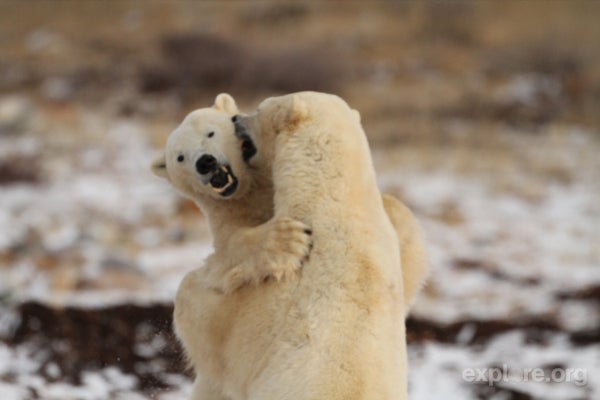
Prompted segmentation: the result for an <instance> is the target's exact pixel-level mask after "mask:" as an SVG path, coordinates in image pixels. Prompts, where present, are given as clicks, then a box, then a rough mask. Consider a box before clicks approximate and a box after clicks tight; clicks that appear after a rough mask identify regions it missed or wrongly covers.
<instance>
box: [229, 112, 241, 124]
mask: <svg viewBox="0 0 600 400" xmlns="http://www.w3.org/2000/svg"><path fill="white" fill-rule="evenodd" d="M239 119H240V115H239V114H236V115H234V116H233V117H231V122H233V123H234V124H235V123H236V122H238V120H239Z"/></svg>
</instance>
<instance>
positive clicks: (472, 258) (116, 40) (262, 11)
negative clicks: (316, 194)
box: [0, 0, 600, 400]
mask: <svg viewBox="0 0 600 400" xmlns="http://www.w3.org/2000/svg"><path fill="white" fill-rule="evenodd" d="M599 20H600V3H599V2H595V1H578V2H568V1H502V2H486V1H479V2H462V1H453V2H430V1H423V2H370V3H368V6H367V5H366V3H363V2H331V1H326V2H308V1H306V2H301V1H297V2H275V1H261V2H241V1H240V2H237V1H230V2H216V1H215V2H200V1H151V0H148V1H104V2H97V1H79V2H74V1H27V2H22V1H10V0H5V1H2V2H0V398H1V399H8V400H10V399H15V400H21V399H23V400H24V399H60V400H64V399H99V400H100V399H146V398H153V399H175V398H177V399H180V398H185V397H184V396H185V395H186V394H187V393H188V392H189V389H190V382H191V375H190V372H189V371H186V370H185V368H184V362H183V359H182V356H181V352H180V350H179V347H178V346H177V344H176V342H175V341H174V338H173V335H172V333H171V312H172V305H171V304H172V303H171V302H172V299H173V296H174V293H175V290H176V288H177V285H178V283H179V281H180V280H181V278H182V276H183V275H184V274H185V273H186V272H187V271H189V270H191V269H193V268H196V267H198V266H200V265H201V263H202V259H203V258H204V257H205V256H206V255H207V254H209V253H210V251H211V247H210V237H209V234H208V231H207V226H206V221H205V220H204V218H203V216H202V215H201V213H200V211H199V210H198V209H197V208H196V206H195V205H194V204H192V203H190V202H189V201H187V200H184V199H182V198H181V197H180V196H178V195H177V194H176V193H175V192H174V190H173V189H171V188H170V187H169V186H168V185H167V184H166V183H164V182H162V181H160V180H158V179H156V178H154V177H153V176H152V175H151V173H150V171H149V164H150V162H151V160H152V159H153V158H154V157H156V156H157V155H158V154H160V151H161V149H162V147H163V146H164V144H165V141H166V137H167V135H168V134H169V132H170V131H171V130H172V129H173V128H174V127H175V126H177V124H178V123H179V122H180V121H181V120H182V118H183V117H184V116H185V115H186V114H187V113H188V112H189V111H191V110H193V109H195V108H199V107H205V106H208V105H211V104H212V102H213V99H214V97H215V96H216V94H218V93H219V92H222V91H226V92H229V93H230V94H232V95H233V96H234V97H235V98H236V100H237V101H238V104H239V105H240V106H241V108H242V110H245V111H250V110H252V109H253V108H254V107H255V106H256V105H257V104H258V103H259V102H260V100H262V99H263V98H265V97H267V96H270V95H274V94H283V93H288V92H293V91H299V90H307V89H310V90H320V91H327V92H333V93H336V94H339V95H340V96H342V97H344V98H345V99H346V100H347V101H348V103H349V104H350V105H351V106H352V107H353V108H356V109H357V110H359V111H360V112H361V114H362V121H363V124H364V126H365V129H366V131H367V134H368V137H369V141H370V144H371V146H372V152H373V155H374V159H375V164H376V169H377V173H378V179H379V183H380V187H381V189H382V190H383V191H386V192H389V193H392V194H394V195H396V196H398V197H399V198H401V199H402V200H403V201H405V202H406V203H407V204H408V205H409V206H410V207H411V209H412V210H413V211H414V212H415V214H416V215H417V217H418V219H419V220H420V222H421V224H422V226H423V230H424V232H425V234H426V236H427V242H428V250H429V253H430V258H431V265H432V276H431V279H430V281H429V283H428V285H427V286H426V288H425V290H424V291H423V293H422V294H421V295H420V297H419V298H418V300H417V302H416V304H415V307H414V309H413V311H412V313H411V316H410V318H409V319H408V321H407V326H408V341H409V364H410V368H409V381H410V396H411V399H413V400H425V399H441V398H443V399H457V400H469V399H502V400H506V399H514V400H516V399H519V400H522V399H544V400H545V399H590V400H591V399H598V398H600V381H599V378H600V24H599V23H598V21H599ZM503 366H506V368H507V369H508V376H507V379H504V380H502V381H499V382H490V376H489V374H486V375H485V377H486V379H483V380H482V379H479V380H478V382H470V381H468V379H466V378H465V377H464V371H465V370H467V369H478V370H482V369H485V368H488V369H489V368H501V367H503ZM527 368H529V369H533V368H540V369H541V370H543V371H544V374H545V376H546V377H548V376H550V375H551V374H552V373H553V371H557V370H558V371H563V372H564V375H563V378H562V379H560V376H559V375H558V373H557V375H556V376H554V378H556V379H554V378H553V379H550V380H543V381H542V382H534V381H531V379H530V380H529V381H527V382H524V381H523V379H522V378H523V377H522V376H521V375H522V373H523V371H524V370H525V369H527ZM569 370H580V371H583V375H581V374H580V375H579V377H580V379H579V380H573V379H568V378H567V375H566V372H568V371H569ZM476 376H477V375H476ZM581 378H585V379H581Z"/></svg>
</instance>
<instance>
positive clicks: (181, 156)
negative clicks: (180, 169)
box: [177, 154, 185, 162]
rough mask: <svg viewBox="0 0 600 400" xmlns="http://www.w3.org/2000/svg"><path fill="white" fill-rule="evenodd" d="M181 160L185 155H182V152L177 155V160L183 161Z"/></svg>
mask: <svg viewBox="0 0 600 400" xmlns="http://www.w3.org/2000/svg"><path fill="white" fill-rule="evenodd" d="M183 160H185V157H184V156H183V154H180V155H179V156H177V161H179V162H183Z"/></svg>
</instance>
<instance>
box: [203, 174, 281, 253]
mask: <svg viewBox="0 0 600 400" xmlns="http://www.w3.org/2000/svg"><path fill="white" fill-rule="evenodd" d="M267 187H268V189H266V188H267ZM198 205H199V206H200V208H201V209H202V212H203V213H204V215H205V216H206V218H207V220H208V224H209V227H210V231H211V234H212V237H213V246H214V248H215V250H216V251H218V250H219V249H223V248H225V247H226V246H227V242H228V240H229V238H230V237H231V236H232V235H233V234H234V233H235V232H236V231H237V230H238V229H240V228H249V227H254V226H258V225H260V224H263V223H265V222H267V221H268V220H269V219H271V218H272V217H273V188H272V185H267V186H264V185H260V189H258V188H254V189H253V190H250V191H249V193H248V194H247V195H245V196H244V197H241V198H239V199H231V200H218V199H213V198H209V199H203V201H202V202H198Z"/></svg>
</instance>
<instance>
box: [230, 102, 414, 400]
mask: <svg viewBox="0 0 600 400" xmlns="http://www.w3.org/2000/svg"><path fill="white" fill-rule="evenodd" d="M233 120H234V122H235V124H236V133H237V134H238V135H239V136H240V137H247V136H250V138H251V139H252V140H253V141H254V143H255V145H256V148H257V149H258V152H257V155H256V158H255V160H254V163H255V164H254V165H257V166H258V168H259V169H264V168H266V169H271V170H272V171H273V183H274V209H275V216H276V217H287V218H293V219H294V220H299V221H302V222H304V223H305V224H307V225H308V226H310V227H311V229H312V232H313V235H312V239H313V246H314V247H313V249H312V251H311V255H310V259H309V260H308V261H307V262H306V264H305V265H304V267H303V269H302V275H301V277H300V278H299V279H298V283H297V285H296V286H295V287H294V288H293V290H290V291H289V292H287V293H285V295H284V296H283V298H278V302H277V304H279V305H281V306H284V307H285V308H288V309H290V310H293V312H291V313H290V314H291V316H287V317H283V318H281V320H280V319H279V318H277V316H276V315H273V317H274V319H276V320H277V322H279V324H277V328H278V329H277V332H276V333H277V337H278V341H277V342H276V343H271V344H270V346H268V347H267V348H266V349H264V352H263V355H262V357H263V358H262V361H263V365H262V368H261V370H260V371H259V372H258V373H253V374H252V376H253V379H252V381H251V382H250V383H249V386H247V387H249V388H250V392H249V393H251V396H249V398H256V399H283V398H286V399H373V400H375V399H405V398H406V396H407V386H406V338H405V325H404V318H405V313H406V309H405V307H404V290H403V279H402V274H401V273H399V271H400V265H401V264H400V263H401V258H400V247H399V244H398V236H397V235H396V232H395V230H394V226H393V225H392V223H391V221H390V219H389V217H388V216H387V214H386V210H385V207H384V203H383V201H382V198H381V195H380V194H379V190H378V188H377V184H376V179H375V172H374V168H373V164H372V160H371V156H370V151H369V146H368V144H367V140H366V136H365V134H364V132H363V130H362V127H361V124H360V117H359V114H358V113H357V112H356V111H354V110H352V109H351V108H350V107H349V106H348V105H347V104H346V102H344V101H343V100H342V99H340V98H339V97H337V96H334V95H329V94H324V93H316V92H301V93H296V94H291V95H286V96H281V97H273V98H269V99H267V100H265V101H263V102H262V103H261V104H260V105H259V107H258V110H257V111H256V113H254V114H252V115H251V116H246V117H238V116H236V117H234V119H233ZM251 165H252V164H251ZM297 343H300V345H297Z"/></svg>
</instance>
